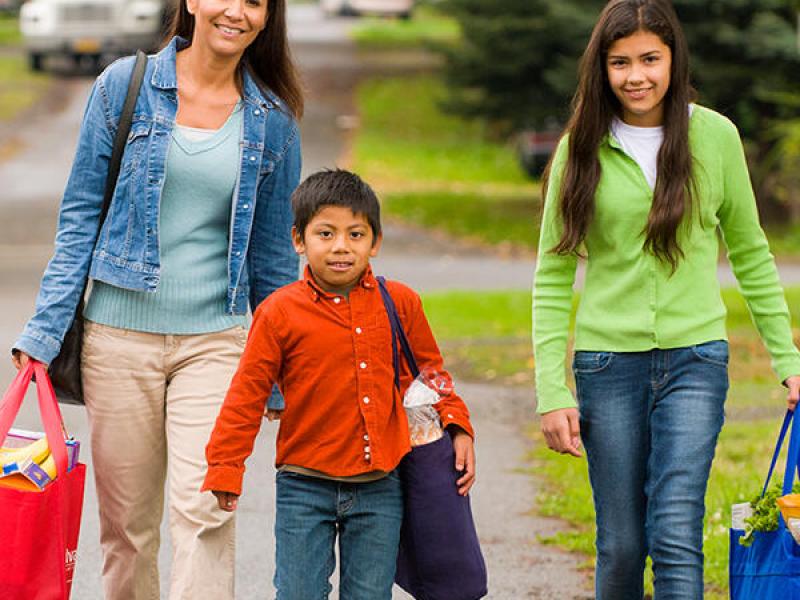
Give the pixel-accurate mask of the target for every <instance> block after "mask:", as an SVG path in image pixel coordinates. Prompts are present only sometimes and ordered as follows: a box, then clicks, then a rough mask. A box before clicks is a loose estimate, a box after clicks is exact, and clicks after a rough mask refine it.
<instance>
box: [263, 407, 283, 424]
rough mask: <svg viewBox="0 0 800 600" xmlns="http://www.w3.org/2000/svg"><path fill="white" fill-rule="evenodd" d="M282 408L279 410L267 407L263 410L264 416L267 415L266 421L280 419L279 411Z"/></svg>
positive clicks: (280, 411)
mask: <svg viewBox="0 0 800 600" xmlns="http://www.w3.org/2000/svg"><path fill="white" fill-rule="evenodd" d="M282 412H283V410H282V409H281V410H279V409H277V408H268V409H267V410H265V411H264V416H265V417H267V421H270V422H272V421H280V420H281V413H282Z"/></svg>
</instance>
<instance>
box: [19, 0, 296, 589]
mask: <svg viewBox="0 0 800 600" xmlns="http://www.w3.org/2000/svg"><path fill="white" fill-rule="evenodd" d="M132 66H133V60H132V59H123V60H121V61H118V62H116V63H115V64H113V65H111V66H110V67H109V68H108V69H107V70H106V71H105V72H104V73H103V74H101V75H100V77H98V79H97V81H96V82H95V85H94V88H93V90H92V93H91V95H90V98H89V102H88V107H87V109H86V114H85V117H84V121H83V125H82V128H81V132H80V139H79V143H78V148H77V153H76V156H75V162H74V165H73V169H72V174H71V176H70V179H69V182H68V184H67V188H66V191H65V194H64V198H63V201H62V205H61V213H60V217H59V225H58V233H57V237H56V246H55V252H54V256H53V258H52V260H51V261H50V264H49V266H48V268H47V270H46V272H45V275H44V278H43V280H42V284H41V290H40V292H39V297H38V300H37V307H36V314H35V315H34V316H33V318H32V319H31V320H30V321H29V322H28V324H27V325H26V327H25V329H24V331H23V333H22V334H21V336H20V337H19V339H18V340H17V342H16V344H15V349H16V351H15V356H14V361H15V363H16V365H17V366H18V367H19V366H21V365H23V364H24V363H25V362H26V361H27V359H28V357H33V358H35V359H37V360H39V361H42V362H44V363H49V362H50V361H51V360H52V359H53V358H54V357H55V356H56V354H57V353H58V351H59V347H60V345H61V342H62V339H63V336H64V333H65V332H66V330H67V328H68V327H69V325H70V323H69V321H70V319H71V316H72V314H73V311H74V310H75V307H76V305H77V302H78V298H79V295H80V292H81V290H82V288H83V282H84V278H85V277H86V276H87V273H88V276H89V277H90V278H92V281H93V286H92V291H91V295H90V298H89V300H88V303H87V306H86V309H85V312H84V316H85V318H86V320H87V321H86V333H85V336H84V354H83V372H82V376H83V386H84V396H85V400H86V408H87V411H88V415H89V422H90V426H91V442H92V458H93V463H94V471H95V480H96V484H97V494H98V501H99V507H100V521H101V543H102V547H103V556H104V566H103V579H104V588H105V597H106V599H107V600H114V599H119V600H123V599H125V600H131V599H136V600H139V599H152V598H158V597H159V578H158V568H157V553H158V547H159V524H160V521H161V516H162V510H163V504H164V483H165V479H167V480H168V482H169V483H168V489H169V521H170V531H171V537H172V543H173V547H174V550H173V563H172V572H171V585H170V595H169V597H170V598H172V599H178V598H186V599H191V600H195V599H197V598H215V599H225V598H230V599H232V598H233V597H234V595H233V594H234V593H233V574H234V546H235V544H234V522H233V520H232V515H231V514H229V513H226V512H223V511H221V510H219V508H217V506H216V501H215V500H214V498H213V497H212V496H211V495H209V494H201V493H200V486H201V484H202V482H203V477H204V475H205V468H206V467H205V459H204V448H205V444H206V442H207V441H208V438H209V435H210V433H211V429H212V426H213V424H214V420H215V418H216V416H217V413H218V410H219V407H220V406H221V404H222V400H223V398H224V395H225V391H226V389H227V386H228V383H229V382H230V379H231V377H232V375H233V373H234V371H235V369H236V366H237V363H238V360H239V356H240V354H241V351H242V349H243V346H244V343H245V337H246V332H245V329H244V326H245V312H246V310H247V304H248V299H249V302H250V306H251V307H252V308H255V306H256V305H257V304H259V303H260V302H261V301H262V300H263V299H264V298H265V297H266V296H267V295H268V294H270V293H271V292H272V291H274V290H275V289H277V288H278V287H280V286H282V285H284V284H287V283H289V282H291V281H294V280H295V279H296V278H297V272H298V270H297V269H298V265H297V260H296V255H295V253H294V251H293V248H292V242H291V236H290V231H291V224H292V214H291V207H290V204H289V196H290V194H291V192H292V191H293V189H294V188H295V186H296V184H297V182H298V179H299V176H300V138H299V134H298V128H297V124H296V122H295V118H299V116H300V114H301V112H302V94H301V91H300V89H299V86H298V82H297V78H296V75H295V71H294V67H293V65H292V62H291V59H290V56H289V51H288V45H287V38H286V3H285V0H269V1H268V2H267V0H182V1H181V2H180V4H179V6H178V10H177V13H176V15H175V18H174V21H173V24H172V35H171V36H170V41H169V42H168V43H167V45H166V46H165V47H164V49H163V50H162V51H161V52H159V53H158V54H157V55H155V56H154V57H151V58H150V60H149V64H148V67H147V72H146V75H145V80H144V84H143V86H142V90H141V93H140V95H139V98H138V102H137V105H136V110H135V113H134V118H133V124H132V127H131V132H130V135H129V136H128V141H127V146H126V149H125V155H124V158H123V162H122V167H121V169H120V176H119V180H118V183H117V187H116V191H115V194H114V198H113V201H112V204H111V208H110V211H109V214H108V217H107V219H106V221H105V223H104V225H103V228H102V231H101V232H100V235H99V238H97V240H96V245H95V237H96V236H95V233H96V231H97V225H98V223H97V221H98V218H99V212H100V207H101V204H102V199H103V189H104V183H105V179H106V174H107V172H108V162H109V156H110V154H111V146H112V142H113V138H114V133H115V131H116V127H117V123H118V121H119V115H120V112H121V109H122V104H123V100H124V96H125V93H126V90H127V83H128V80H129V78H130V74H131V70H132Z"/></svg>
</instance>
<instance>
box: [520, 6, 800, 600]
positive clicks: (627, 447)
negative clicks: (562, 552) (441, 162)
mask: <svg viewBox="0 0 800 600" xmlns="http://www.w3.org/2000/svg"><path fill="white" fill-rule="evenodd" d="M688 63H689V57H688V51H687V45H686V41H685V38H684V36H683V33H682V31H681V27H680V24H679V23H678V20H677V17H676V15H675V12H674V9H673V7H672V5H671V4H670V3H669V2H668V0H612V1H611V2H609V3H608V4H607V5H606V7H605V9H604V10H603V12H602V14H601V16H600V19H599V21H598V23H597V24H596V26H595V28H594V31H593V33H592V37H591V40H590V41H589V45H588V47H587V48H586V51H585V53H584V56H583V59H582V62H581V70H580V83H579V87H578V90H577V93H576V96H575V102H574V113H573V115H572V118H571V120H570V122H569V124H568V125H567V128H566V133H565V135H564V137H563V139H562V140H561V143H560V145H559V147H558V149H557V151H556V153H555V156H554V157H553V159H552V162H551V165H550V168H549V177H548V180H547V182H546V197H545V207H544V217H543V222H542V233H541V244H540V247H539V262H538V265H537V269H536V280H535V285H534V328H533V332H534V347H535V354H536V385H537V394H538V411H539V412H540V413H541V414H542V421H541V423H542V430H543V432H544V435H545V438H546V440H547V444H548V446H549V447H550V448H552V449H553V450H555V451H557V452H561V453H568V454H572V455H575V456H580V455H581V451H580V444H581V441H582V443H583V445H584V447H585V448H586V454H587V458H588V461H589V476H590V480H591V485H592V489H593V493H594V504H595V509H596V513H597V577H596V592H597V598H598V600H629V599H630V600H641V598H642V596H643V571H644V566H645V559H646V557H647V556H648V555H649V556H650V557H651V559H652V561H653V570H654V573H655V597H656V598H657V599H658V600H666V599H676V600H677V599H680V600H693V599H700V598H702V597H703V552H702V546H703V513H704V504H703V499H704V495H705V491H706V485H707V481H708V475H709V470H710V467H711V461H712V458H713V456H714V447H715V445H716V441H717V435H718V434H719V431H720V428H721V427H722V422H723V406H724V402H725V395H726V392H727V389H728V374H727V363H728V344H727V342H726V333H725V306H724V304H723V303H722V300H721V297H720V290H719V283H718V281H717V276H716V272H717V257H718V241H717V240H718V238H717V230H718V229H720V230H721V232H722V237H723V239H724V242H725V245H726V247H727V250H728V258H729V260H730V263H731V265H732V267H733V271H734V273H735V274H736V277H737V279H738V281H739V284H740V287H741V290H742V293H743V294H744V296H745V298H746V300H747V303H748V305H749V307H750V310H751V312H752V314H753V318H754V320H755V323H756V326H757V327H758V330H759V332H760V334H761V337H762V339H763V341H764V343H765V345H766V347H767V349H768V350H769V353H770V355H771V357H772V364H773V367H774V369H775V372H776V373H777V375H778V378H779V380H780V381H782V382H783V383H784V384H785V385H786V386H787V387H788V389H789V396H788V402H789V406H790V407H794V406H795V405H796V403H797V400H798V392H799V391H800V353H798V351H797V349H796V348H795V346H794V344H793V341H792V332H791V326H790V317H789V311H788V309H787V306H786V302H785V300H784V297H783V292H782V289H781V286H780V283H779V281H778V275H777V271H776V268H775V264H774V261H773V259H772V256H771V254H770V252H769V248H768V245H767V240H766V238H765V236H764V233H763V231H762V230H761V228H760V226H759V221H758V215H757V212H756V204H755V200H754V197H753V191H752V188H751V185H750V180H749V176H748V172H747V165H746V163H745V157H744V153H743V150H742V144H741V141H740V139H739V136H738V133H737V130H736V128H735V126H734V125H733V124H732V123H731V122H730V121H728V120H727V119H726V118H724V117H723V116H721V115H719V114H717V113H715V112H713V111H712V110H709V109H708V108H704V107H702V106H698V105H696V104H692V99H693V98H692V96H693V92H692V89H691V87H690V84H689V67H688ZM581 254H583V255H585V257H586V259H587V271H586V281H585V286H584V291H583V295H582V298H581V302H580V307H579V310H578V315H577V320H576V325H575V350H576V352H575V357H574V362H573V371H574V374H575V380H576V387H577V399H578V402H577V404H578V407H577V408H576V407H575V401H574V400H573V397H572V394H571V393H570V391H569V389H568V387H567V384H566V378H565V372H564V360H565V355H566V352H567V335H568V328H569V319H570V308H571V304H572V294H573V292H572V286H573V283H574V280H575V269H576V263H577V257H578V256H579V255H581Z"/></svg>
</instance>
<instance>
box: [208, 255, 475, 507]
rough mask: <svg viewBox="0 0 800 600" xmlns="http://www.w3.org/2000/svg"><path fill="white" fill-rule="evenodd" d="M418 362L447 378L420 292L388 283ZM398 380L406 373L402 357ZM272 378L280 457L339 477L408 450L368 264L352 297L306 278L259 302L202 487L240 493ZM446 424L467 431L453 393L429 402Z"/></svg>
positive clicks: (391, 462)
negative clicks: (277, 396) (280, 399)
mask: <svg viewBox="0 0 800 600" xmlns="http://www.w3.org/2000/svg"><path fill="white" fill-rule="evenodd" d="M387 287H388V289H389V293H390V294H391V296H392V299H393V300H394V302H395V304H396V306H397V311H398V313H399V315H400V320H401V321H402V324H403V328H404V329H405V332H406V335H407V336H408V340H409V342H410V344H411V348H412V350H413V352H414V357H415V358H416V360H417V364H418V366H419V368H420V369H423V368H425V367H429V368H431V369H434V370H436V371H438V372H439V373H440V374H442V375H444V376H446V377H449V375H448V374H447V372H446V371H445V370H444V367H443V364H442V356H441V353H440V352H439V348H438V347H437V345H436V341H435V340H434V337H433V333H432V332H431V329H430V326H429V325H428V320H427V319H426V318H425V313H424V312H423V309H422V302H421V300H420V298H419V296H418V295H417V294H416V293H415V292H414V291H413V290H411V289H410V288H408V287H407V286H405V285H403V284H401V283H397V282H393V281H387ZM400 378H401V387H402V388H403V390H405V388H406V387H407V386H408V385H409V384H410V383H411V381H412V376H411V373H410V372H409V370H408V368H407V366H406V365H405V361H404V360H401V374H400ZM273 383H277V384H278V386H279V387H280V389H281V392H282V393H283V396H284V399H285V409H284V411H283V414H282V415H281V421H280V429H279V431H278V440H277V452H276V459H275V462H276V465H283V464H287V465H296V466H301V467H306V468H308V469H314V470H316V471H320V472H322V473H325V474H328V475H333V476H337V477H347V476H352V475H360V474H363V473H368V472H370V471H387V472H388V471H391V470H392V469H394V468H395V467H396V466H397V465H398V463H399V462H400V459H401V458H402V457H403V456H404V455H405V454H406V453H407V452H408V451H409V450H410V440H409V431H408V420H407V417H406V414H405V410H404V409H403V402H402V397H401V395H400V393H399V392H398V391H397V389H396V387H395V384H394V366H393V359H392V334H391V327H390V325H389V318H388V316H387V314H386V309H385V308H384V305H383V301H382V299H381V294H380V290H379V288H378V282H377V281H376V280H375V278H374V277H373V275H372V272H371V270H369V269H368V270H367V272H366V273H365V274H364V276H363V277H362V279H361V281H360V282H359V284H358V285H357V286H356V287H354V288H353V289H352V290H351V292H350V294H349V298H345V297H343V296H339V295H335V294H330V293H327V292H325V291H323V290H322V289H321V288H320V287H319V286H318V285H317V284H316V283H315V282H314V280H313V279H312V277H311V273H310V270H309V269H308V268H306V273H305V278H304V279H303V280H301V281H297V282H295V283H292V284H290V285H288V286H286V287H284V288H282V289H280V290H278V291H277V292H275V293H273V294H272V295H271V296H269V297H268V298H267V299H266V300H265V301H264V302H263V303H262V304H261V305H260V306H259V307H258V309H257V310H256V312H255V315H254V319H253V325H252V327H251V330H250V335H249V336H248V340H247V346H246V348H245V351H244V354H243V355H242V360H241V362H240V364H239V368H238V370H237V372H236V375H235V376H234V378H233V381H232V383H231V387H230V389H229V390H228V393H227V396H226V397H225V402H224V404H223V406H222V409H221V411H220V414H219V416H218V417H217V422H216V425H215V427H214V431H213V433H212V435H211V439H210V441H209V443H208V447H207V448H206V458H207V460H208V465H209V468H208V473H207V475H206V479H205V482H204V484H203V489H204V490H217V491H226V492H231V493H234V494H241V487H242V478H243V476H244V470H245V467H244V461H245V459H246V458H247V457H248V456H249V455H250V453H251V452H252V450H253V444H254V443H255V438H256V435H257V434H258V431H259V428H260V427H261V422H262V418H263V414H264V409H265V406H266V402H267V399H268V397H269V395H270V392H271V389H272V385H273ZM435 406H436V410H437V411H438V413H439V415H440V417H441V421H442V425H443V426H444V427H447V426H448V425H457V426H459V427H461V428H462V429H463V430H464V431H466V432H467V433H469V434H470V435H473V430H472V426H471V424H470V421H469V411H468V410H467V407H466V405H465V404H464V402H463V401H462V400H461V398H460V397H459V396H458V395H457V394H455V393H451V394H450V395H448V396H446V397H444V398H442V400H441V401H440V402H439V403H438V404H436V405H435Z"/></svg>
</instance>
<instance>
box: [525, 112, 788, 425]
mask: <svg viewBox="0 0 800 600" xmlns="http://www.w3.org/2000/svg"><path fill="white" fill-rule="evenodd" d="M568 143H569V141H568V140H567V139H566V138H565V139H564V140H562V142H561V144H560V145H559V148H558V150H557V151H556V156H555V159H554V163H553V169H552V173H553V176H552V179H551V183H550V186H549V188H548V193H547V197H546V198H545V206H544V216H543V220H542V233H541V241H540V245H539V254H538V263H537V267H536V279H535V283H534V289H533V342H534V352H535V359H536V388H537V398H538V411H539V412H540V413H546V412H549V411H552V410H556V409H559V408H567V407H572V406H575V400H574V399H573V397H572V393H571V392H570V390H569V388H568V387H567V383H566V376H565V358H566V354H567V337H568V331H569V318H570V309H571V307H572V296H573V290H572V286H573V283H574V281H575V269H576V264H577V259H576V257H575V256H559V255H556V254H554V253H552V252H550V249H551V248H553V246H555V245H556V243H557V242H558V241H559V239H560V237H561V232H562V230H563V229H562V224H561V222H560V221H561V219H560V217H559V215H558V199H557V196H558V191H559V188H560V185H561V178H562V174H563V170H564V166H565V164H566V159H567V147H568ZM689 143H690V147H691V151H692V156H693V158H694V173H695V177H696V181H697V194H696V196H695V207H696V208H695V214H694V216H693V219H692V221H691V226H690V227H688V228H685V229H684V231H682V232H681V235H680V237H679V242H680V245H681V248H682V249H683V251H684V253H685V256H686V258H685V259H684V260H682V261H681V262H680V266H679V267H678V269H677V271H676V272H675V273H674V274H672V276H670V270H669V267H668V266H666V265H664V264H663V263H662V262H661V261H659V260H658V259H656V258H655V257H654V256H653V255H652V254H650V253H649V252H645V251H644V249H643V242H644V236H643V235H642V234H641V232H642V231H643V230H644V227H645V224H646V223H647V217H648V214H649V212H650V206H651V204H652V199H653V192H652V190H651V189H650V187H649V185H648V184H647V181H646V180H645V177H644V175H643V173H642V171H641V169H640V168H639V166H638V165H637V164H636V162H635V161H634V160H633V159H632V158H630V157H629V156H628V155H627V154H625V153H624V152H623V151H622V149H621V147H620V146H619V143H618V142H617V141H616V140H615V139H614V138H613V137H611V136H608V137H606V138H605V140H604V141H603V142H602V143H601V145H600V148H599V159H600V166H601V168H602V177H601V180H600V183H599V185H598V187H597V193H596V196H595V214H594V221H593V222H592V224H591V226H590V227H589V231H588V234H587V237H586V242H585V246H586V255H587V265H586V266H587V269H586V282H585V286H584V290H583V294H582V296H581V301H580V306H579V308H578V314H577V318H576V323H575V349H576V350H596V351H609V352H640V351H646V350H651V349H654V348H662V349H668V348H678V347H685V346H691V345H694V344H700V343H703V342H708V341H712V340H723V339H727V336H726V332H725V314H726V311H725V305H724V304H723V302H722V298H721V296H720V288H719V282H718V280H717V257H718V252H719V247H718V246H719V245H718V237H717V230H718V229H719V230H720V231H721V232H722V237H723V239H724V242H725V246H726V247H727V250H728V260H729V261H730V263H731V266H732V268H733V272H734V274H735V275H736V278H737V280H738V282H739V287H740V289H741V291H742V294H743V295H744V297H745V300H746V301H747V305H748V307H749V309H750V312H751V314H752V316H753V320H754V322H755V325H756V327H757V328H758V331H759V333H760V334H761V338H762V339H763V340H764V343H765V345H766V347H767V350H768V351H769V353H770V355H771V357H772V366H773V368H774V370H775V372H776V373H777V375H778V378H779V379H780V380H781V381H783V380H784V379H785V378H786V377H788V376H790V375H800V353H798V350H797V348H796V347H795V345H794V343H793V341H792V329H791V322H790V317H789V310H788V308H787V306H786V301H785V299H784V295H783V290H782V288H781V285H780V282H779V280H778V273H777V269H776V268H775V262H774V260H773V257H772V255H771V254H770V251H769V247H768V244H767V239H766V237H765V236H764V232H763V231H762V229H761V226H760V225H759V220H758V213H757V211H756V203H755V198H754V196H753V190H752V187H751V185H750V178H749V175H748V171H747V164H746V162H745V157H744V152H743V149H742V143H741V141H740V139H739V134H738V132H737V130H736V127H735V126H734V125H733V124H732V123H731V122H730V121H729V120H728V119H726V118H725V117H723V116H721V115H719V114H718V113H716V112H714V111H712V110H709V109H707V108H703V107H701V106H696V107H695V110H694V112H693V114H692V117H691V119H690V123H689ZM659 176H662V175H661V174H659Z"/></svg>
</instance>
